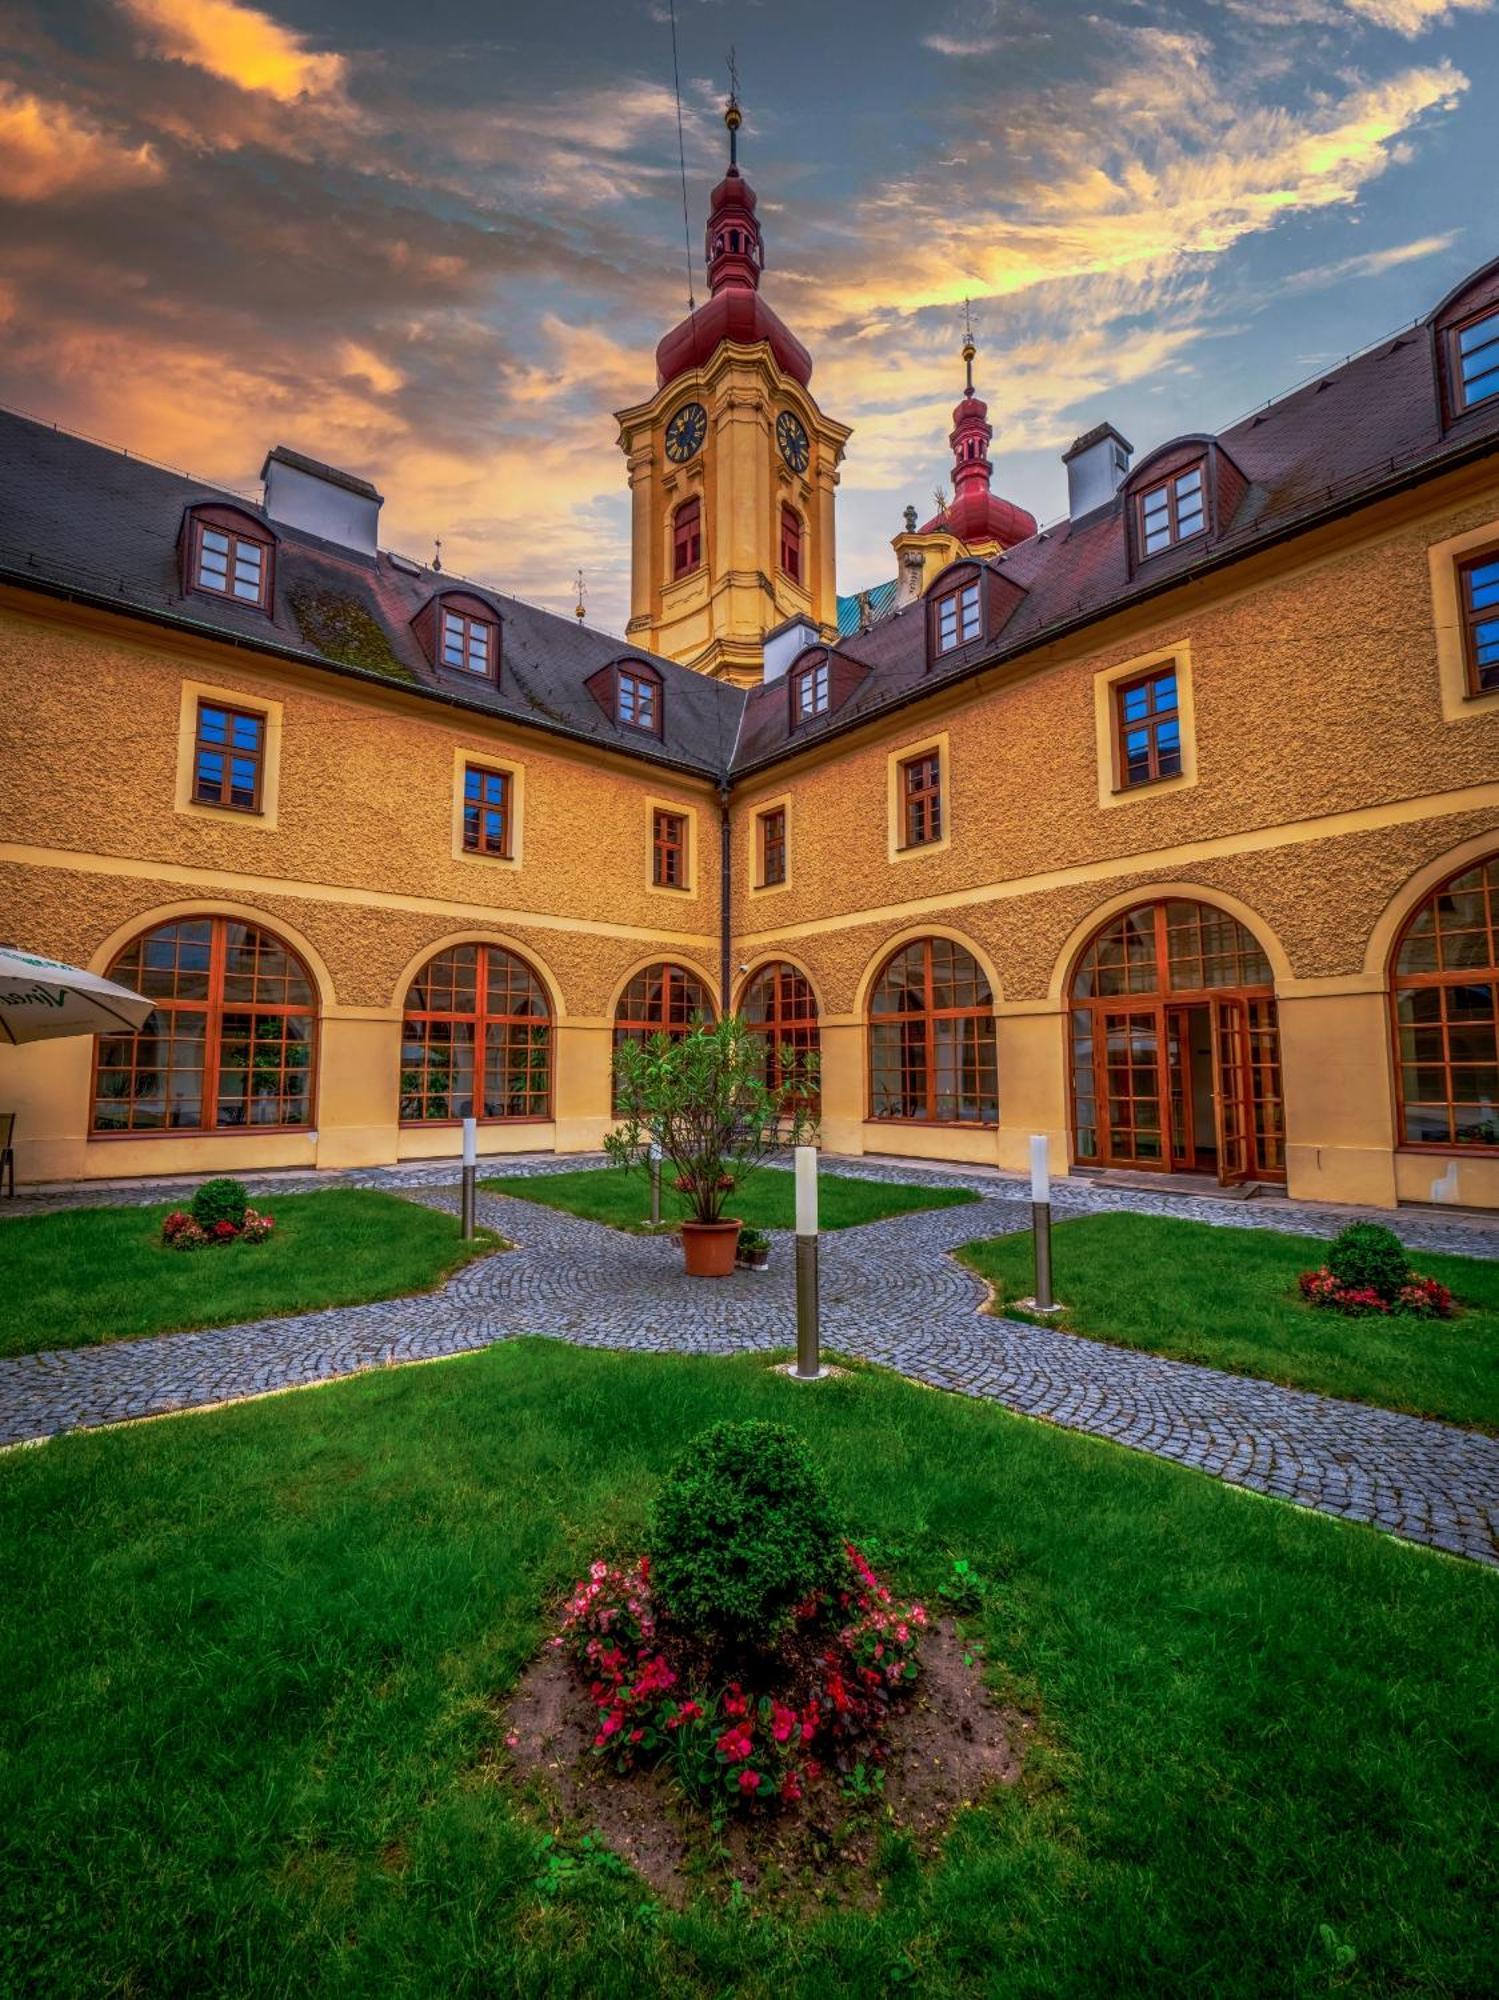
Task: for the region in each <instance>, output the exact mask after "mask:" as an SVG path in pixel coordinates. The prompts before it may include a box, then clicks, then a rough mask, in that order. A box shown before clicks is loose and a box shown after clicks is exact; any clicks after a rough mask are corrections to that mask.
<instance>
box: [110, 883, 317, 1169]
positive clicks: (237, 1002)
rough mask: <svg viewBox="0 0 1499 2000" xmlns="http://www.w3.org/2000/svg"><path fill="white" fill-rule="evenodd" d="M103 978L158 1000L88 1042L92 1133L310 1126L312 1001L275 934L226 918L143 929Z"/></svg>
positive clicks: (305, 980)
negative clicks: (137, 1018)
mask: <svg viewBox="0 0 1499 2000" xmlns="http://www.w3.org/2000/svg"><path fill="white" fill-rule="evenodd" d="M108 976H109V978H111V979H114V980H117V981H118V982H119V984H120V985H122V986H131V987H134V989H135V990H136V992H138V993H144V994H147V995H148V996H149V997H150V999H151V1000H152V1001H153V1002H154V1003H155V1004H154V1006H153V1008H152V1011H151V1013H150V1015H149V1016H148V1017H147V1020H146V1024H145V1026H144V1027H143V1028H142V1029H141V1030H140V1032H139V1033H138V1034H134V1035H100V1036H99V1037H98V1038H97V1040H96V1042H95V1058H94V1108H93V1129H94V1131H95V1132H237V1131H246V1130H253V1131H267V1130H293V1129H297V1128H301V1127H306V1126H308V1125H310V1124H311V1123H312V1078H313V1067H314V1062H313V1058H314V1050H315V1046H316V1037H317V996H316V993H315V990H314V988H313V984H312V980H311V978H310V977H309V975H308V972H307V968H306V967H305V966H304V965H303V964H302V962H301V960H300V959H299V958H298V957H296V955H295V954H294V953H293V952H292V951H291V950H290V949H289V948H288V947H287V946H286V945H284V944H282V943H281V941H280V939H279V938H276V937H273V936H272V934H271V933H270V932H269V931H263V930H258V929H257V928H256V927H255V926H254V925H253V924H243V923H240V922H239V921H238V920H237V919H236V918H233V917H179V918H177V919H176V920H175V921H173V922H172V923H168V924H158V925H157V926H156V928H155V929H154V930H149V931H145V932H143V933H142V935H141V936H140V937H138V938H136V939H135V940H134V941H133V942H132V943H130V944H128V945H126V947H125V949H124V950H123V951H122V952H121V953H120V954H119V956H118V957H117V958H116V959H115V961H114V963H113V964H112V965H111V966H110V968H109V973H108Z"/></svg>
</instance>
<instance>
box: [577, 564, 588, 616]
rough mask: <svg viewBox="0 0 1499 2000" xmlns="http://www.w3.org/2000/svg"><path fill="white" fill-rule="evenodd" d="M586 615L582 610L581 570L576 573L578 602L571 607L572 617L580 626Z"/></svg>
mask: <svg viewBox="0 0 1499 2000" xmlns="http://www.w3.org/2000/svg"><path fill="white" fill-rule="evenodd" d="M587 615H588V614H587V612H586V611H585V610H584V609H583V572H582V570H579V571H578V601H577V603H576V604H575V605H574V606H573V616H574V618H576V619H577V621H578V623H579V624H580V625H581V624H582V622H583V620H584V619H585V618H586V617H587Z"/></svg>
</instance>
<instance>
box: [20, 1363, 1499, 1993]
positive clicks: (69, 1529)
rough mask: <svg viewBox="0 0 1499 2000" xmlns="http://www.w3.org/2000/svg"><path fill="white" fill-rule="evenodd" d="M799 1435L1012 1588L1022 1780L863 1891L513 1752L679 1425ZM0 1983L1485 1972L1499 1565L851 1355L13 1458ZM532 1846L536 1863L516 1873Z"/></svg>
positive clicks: (115, 1440) (106, 1985) (230, 1419)
mask: <svg viewBox="0 0 1499 2000" xmlns="http://www.w3.org/2000/svg"><path fill="white" fill-rule="evenodd" d="M729 1414H734V1415H753V1416H771V1417H776V1418H779V1419H782V1420H785V1421H788V1422H791V1423H793V1424H795V1425H796V1426H797V1427H798V1428H799V1429H801V1430H802V1431H803V1432H804V1433H805V1435H806V1436H807V1438H808V1441H809V1443H810V1445H811V1447H812V1449H813V1451H814V1453H815V1454H816V1457H817V1458H818V1460H819V1461H820V1463H821V1464H822V1465H823V1467H824V1468H825V1469H826V1471H827V1473H828V1475H829V1477H830V1479H831V1481H832V1483H833V1486H834V1489H835V1492H836V1495H837V1498H838V1501H839V1503H840V1505H841V1507H842V1509H843V1511H844V1514H845V1517H846V1518H847V1520H848V1521H849V1523H850V1525H851V1526H852V1527H853V1528H854V1529H855V1530H856V1531H857V1532H859V1533H861V1534H863V1535H864V1536H866V1537H873V1538H874V1539H875V1541H876V1543H877V1545H878V1555H879V1559H880V1560H881V1561H882V1562H883V1563H884V1564H885V1565H886V1566H887V1567H889V1568H890V1569H891V1570H892V1572H893V1573H894V1574H895V1575H896V1577H897V1578H898V1579H899V1580H900V1581H901V1583H902V1584H903V1585H904V1586H905V1587H907V1588H911V1589H915V1590H919V1591H922V1592H925V1593H930V1592H932V1591H933V1590H934V1589H935V1586H936V1584H937V1583H938V1581H939V1580H940V1579H941V1578H942V1576H943V1575H944V1574H946V1573H947V1572H948V1570H949V1568H950V1563H951V1559H952V1556H953V1554H954V1553H959V1554H961V1555H962V1556H963V1557H965V1558H967V1559H968V1560H970V1561H971V1562H973V1563H974V1564H975V1565H976V1566H977V1567H978V1568H979V1570H980V1571H981V1573H982V1574H983V1575H984V1576H985V1577H987V1578H989V1579H991V1580H992V1581H993V1582H994V1583H995V1584H996V1586H997V1588H996V1589H995V1591H994V1592H993V1594H992V1595H991V1596H990V1598H989V1599H988V1600H987V1602H986V1608H985V1611H984V1613H983V1614H982V1620H983V1631H984V1638H985V1642H986V1657H987V1660H988V1663H989V1667H988V1671H989V1672H990V1674H991V1677H992V1679H993V1680H994V1682H995V1683H996V1684H997V1685H998V1686H999V1687H1000V1688H1001V1689H1003V1690H1005V1691H1006V1692H1007V1693H1008V1694H1010V1695H1011V1696H1012V1697H1014V1696H1018V1697H1019V1698H1020V1699H1022V1700H1023V1701H1024V1702H1026V1703H1027V1704H1029V1705H1030V1706H1031V1707H1032V1709H1033V1710H1034V1712H1035V1713H1036V1715H1037V1717H1038V1718H1039V1727H1038V1730H1037V1738H1038V1739H1039V1740H1038V1741H1033V1743H1032V1747H1031V1749H1030V1752H1029V1762H1028V1772H1027V1777H1026V1779H1025V1781H1024V1782H1023V1784H1022V1785H1021V1786H1020V1787H1019V1788H1018V1789H1016V1790H1013V1791H1009V1792H1006V1793H1005V1794H1004V1795H1002V1796H998V1797H995V1798H993V1799H991V1800H989V1801H987V1802H985V1803H983V1804H981V1805H980V1806H978V1807H977V1808H975V1809H974V1810H972V1811H969V1812H967V1813H965V1814H964V1815H963V1817H962V1818H961V1820H960V1822H959V1824H958V1826H957V1828H956V1830H955V1832H954V1834H953V1836H952V1838H951V1841H950V1843H949V1845H948V1848H947V1850H946V1854H945V1857H944V1858H943V1860H942V1861H941V1862H940V1863H939V1864H938V1865H937V1866H936V1867H935V1868H933V1869H932V1870H931V1871H924V1870H922V1869H921V1868H919V1867H918V1866H917V1865H916V1864H915V1862H914V1860H913V1858H912V1856H911V1854H910V1853H909V1851H908V1850H907V1849H906V1848H905V1846H904V1845H903V1843H902V1842H901V1841H900V1840H898V1839H892V1840H890V1841H889V1842H888V1843H887V1845H886V1848H885V1851H884V1856H883V1864H884V1883H883V1893H882V1895H881V1896H880V1898H879V1900H878V1903H877V1904H876V1905H875V1906H874V1907H873V1908H871V1909H868V1910H865V1909H858V1910H850V1911H836V1910H827V1911H826V1912H817V1911H814V1912H813V1913H812V1914H811V1915H809V1916H807V1917H806V1918H804V1919H803V1920H802V1921H799V1922H791V1921H786V1920H784V1919H782V1918H780V1917H777V1916H776V1915H774V1914H765V1913H757V1912H756V1911H755V1910H753V1909H752V1908H749V1907H746V1906H745V1904H744V1903H743V1901H742V1899H739V1900H736V1899H734V1898H723V1899H718V1900H709V1899H704V1900H702V1901H700V1902H698V1903H696V1904H695V1905H694V1906H693V1907H691V1908H690V1909H688V1910H687V1911H686V1912H683V1913H676V1912H674V1911H672V1910H670V1909H666V1908H663V1907H660V1906H658V1905H657V1904H656V1903H655V1902H654V1901H653V1900H652V1899H651V1897H650V1896H649V1894H648V1892H647V1891H646V1890H645V1889H644V1887H643V1885H641V1884H640V1883H639V1882H638V1881H637V1880H635V1879H633V1878H629V1877H623V1878H622V1877H621V1876H620V1875H619V1874H617V1873H615V1872H613V1871H610V1870H609V1869H608V1868H607V1867H606V1866H604V1865H601V1864H598V1863H597V1862H596V1861H595V1859H594V1858H593V1856H592V1852H591V1850H585V1849H584V1848H583V1847H582V1846H581V1841H582V1837H583V1835H584V1834H585V1833H586V1832H587V1828H586V1827H583V1826H575V1827H571V1828H565V1829H562V1830H561V1839H562V1844H563V1846H564V1847H565V1848H566V1850H567V1851H568V1852H570V1853H572V1854H574V1855H579V1856H582V1861H581V1863H580V1866H579V1867H578V1868H577V1869H576V1870H575V1871H571V1872H569V1873H568V1874H567V1876H566V1879H565V1880H564V1881H561V1882H560V1884H559V1883H558V1881H557V1879H556V1878H557V1876H558V1873H559V1871H558V1870H557V1868H556V1867H555V1866H553V1865H550V1864H549V1860H548V1856H549V1855H551V1854H555V1852H556V1849H555V1848H551V1849H545V1848H543V1846H542V1842H543V1840H544V1839H545V1838H546V1836H547V1834H548V1832H549V1831H550V1828H549V1826H548V1823H547V1821H546V1819H545V1818H544V1817H541V1816H538V1815H536V1814H534V1813H533V1812H531V1811H529V1810H527V1809H526V1808H525V1807H524V1806H523V1805H522V1804H520V1803H518V1802H517V1801H516V1800H514V1799H513V1798H512V1797H511V1796H510V1795H509V1793H508V1792H507V1788H506V1786H505V1784H504V1782H503V1780H502V1778H501V1777H500V1776H499V1775H498V1774H497V1771H496V1768H495V1765H494V1762H493V1756H494V1752H495V1749H496V1747H497V1735H498V1724H497V1721H496V1715H495V1706H494V1704H495V1701H496V1698H497V1697H498V1696H500V1695H502V1694H503V1692H504V1691H505V1690H507V1689H508V1688H509V1687H510V1686H511V1685H512V1684H513V1683H514V1681H515V1679H516V1677H517V1676H518V1674H519V1672H520V1671H521V1669H522V1666H523V1664H524V1662H525V1661H526V1659H527V1658H528V1656H529V1655H530V1654H531V1652H532V1650H533V1649H534V1648H535V1647H536V1646H537V1645H538V1644H539V1643H540V1642H541V1640H542V1638H543V1636H544V1634H545V1631H546V1629H547V1625H546V1619H545V1616H544V1611H543V1607H544V1605H545V1604H546V1602H547V1600H548V1599H549V1597H550V1596H551V1594H552V1593H554V1592H556V1591H558V1590H559V1589H561V1588H562V1587H564V1586H565V1585H566V1584H567V1583H568V1582H569V1581H570V1580H571V1579H572V1578H574V1577H575V1576H577V1575H578V1574H579V1573H580V1570H581V1566H582V1565H583V1564H585V1563H586V1562H587V1560H588V1559H589V1558H591V1557H592V1556H593V1555H594V1554H595V1553H596V1552H598V1551H600V1550H603V1549H612V1550H616V1551H623V1550H626V1549H630V1548H632V1547H634V1546H636V1545H637V1537H638V1535H639V1533H640V1529H641V1524H642V1521H643V1518H644V1513H645V1509H646V1506H647V1504H648V1502H649V1499H650V1497H651V1494H652V1492H653V1491H654V1488H655V1485H656V1482H657V1480H658V1479H659V1477H660V1475H661V1473H662V1471H663V1470H664V1468H665V1467H666V1466H667V1464H668V1463H669V1462H670V1460H671V1459H672V1457H673V1456H674V1455H675V1454H676V1452H677V1451H678V1450H679V1449H680V1448H681V1446H682V1444H683V1443H684V1441H685V1440H686V1439H688V1438H690V1437H691V1436H693V1435H694V1434H695V1433H696V1432H697V1431H698V1430H699V1429H701V1428H702V1427H703V1426H704V1425H706V1424H708V1423H710V1422H712V1421H714V1420H716V1419H718V1418H720V1417H723V1416H726V1415H729ZM0 1590H3V1593H4V1597H3V1601H4V1603H5V1604H6V1606H7V1610H8V1612H9V1616H8V1617H7V1618H6V1619H5V1620H4V1621H3V1628H0V1673H3V1685H4V1686H5V1688H6V1690H7V1698H6V1701H5V1703H4V1705H3V1711H0V1846H3V1850H4V1852H3V1858H0V1991H5V1992H8V1993H18V1994H19V1993H23V1992H24V1993H26V1994H27V1995H28V1996H32V2000H36V1996H62V1995H69V1996H72V1995H77V1996H80V1997H81V1996H85V1995H87V1996H93V1995H97V1994H103V1993H109V1994H130V1995H132V1996H136V2000H142V1996H155V1995H161V1996H170V1995H176V1994H182V1993H213V1994H217V1995H255V1996H267V2000H269V1997H270V1996H275V2000H281V1997H282V1996H286V2000H291V1996H293V1995H297V1996H300V1995H304V1994H306V1995H313V1996H319V2000H321V1996H337V2000H351V1997H352V1996H364V1995H370V1996H380V2000H386V1997H387V1996H418V1995H420V1996H426V1995H431V1994H437V1993H442V1994H453V1995H461V1996H479V1995H502V1994H503V1995H516V1996H530V1995H542V1994H545V1995H547V1996H548V2000H552V1996H578V2000H585V1996H586V2000H616V1996H617V2000H638V1996H639V1995H642V1994H650V1995H652V1996H656V1995H664V1996H668V2000H676V1996H693V1995H702V1996H708V1995H714V1996H717V1995H722V1994H727V1993H734V1994H736V1995H742V1996H745V2000H769V1996H776V2000H789V1996H798V2000H799V1997H800V1996H817V2000H849V1996H863V1995H866V1994H868V1995H879V1994H884V1993H886V1992H891V1991H907V1990H909V1991H912V1992H919V1993H923V1994H941V1995H943V1996H948V1995H952V1996H962V2000H967V1996H973V1997H974V2000H978V1996H984V2000H1043V1996H1051V1995H1066V1996H1068V2000H1090V1997H1091V1996H1098V2000H1104V1996H1109V2000H1117V1996H1122V1995H1136V1994H1139V1995H1147V1994H1148V1995H1150V1996H1163V1995H1165V1996H1170V1995H1183V1996H1186V1995H1192V1996H1194V2000H1195V1996H1212V2000H1264V1996H1266V1995H1274V1996H1276V2000H1310V1997H1311V1996H1321V1995H1328V1994H1337V1993H1348V1994H1360V1995H1391V1996H1393V1995H1396V1994H1399V1995H1401V1996H1405V2000H1409V1996H1413V1995H1427V1996H1432V2000H1435V1996H1438V1995H1456V1994H1472V1995H1476V1994H1478V1993H1480V1992H1488V1991H1492V1976H1493V1959H1492V1930H1491V1927H1490V1926H1491V1918H1492V1913H1493V1909H1494V1907H1495V1902H1494V1899H1495V1895H1496V1890H1499V1884H1496V1881H1495V1868H1496V1855H1499V1838H1496V1836H1499V1826H1496V1824H1495V1820H1496V1810H1499V1808H1496V1801H1499V1768H1496V1756H1495V1732H1494V1708H1495V1700H1494V1697H1495V1687H1496V1673H1495V1663H1496V1657H1499V1577H1496V1576H1495V1575H1492V1574H1490V1573H1488V1572H1487V1571H1484V1570H1481V1569H1478V1568H1476V1567H1473V1566H1469V1565H1464V1564H1461V1563H1458V1562H1455V1561H1451V1560H1448V1559H1445V1558H1442V1557H1440V1556H1437V1555H1434V1554H1432V1553H1431V1552H1429V1551H1425V1550H1418V1549H1412V1548H1409V1547H1405V1546H1401V1545H1399V1544H1396V1543H1393V1542H1390V1541H1388V1540H1386V1539H1384V1538H1382V1537H1380V1536H1378V1535H1376V1534H1374V1533H1372V1532H1371V1531H1369V1530H1367V1529H1361V1528H1357V1527H1352V1526H1349V1525H1346V1524H1343V1523H1340V1522H1336V1521H1332V1520H1328V1519H1326V1518H1323V1517H1319V1516H1316V1515H1311V1514H1308V1513H1305V1512H1303V1511H1301V1510H1299V1509H1294V1508H1291V1507H1286V1506H1281V1505H1279V1504H1277V1503H1275V1502H1271V1501H1266V1500H1262V1499H1258V1498H1256V1497H1253V1496H1250V1495H1247V1494H1243V1493H1240V1492H1236V1491H1234V1490H1233V1489H1231V1488H1228V1487H1224V1486H1221V1485H1218V1484H1216V1483H1214V1482H1212V1481H1210V1480H1208V1479H1205V1478H1202V1477H1200V1476H1198V1475H1196V1474H1193V1473H1190V1472H1187V1471H1184V1470H1182V1469H1180V1468H1178V1467H1175V1466H1171V1465H1168V1464H1165V1463H1163V1462H1161V1461H1160V1460H1157V1459H1152V1458H1148V1457H1145V1456H1143V1455H1135V1454H1132V1453H1129V1452H1125V1451H1123V1450H1120V1449H1117V1448H1115V1447H1112V1446H1109V1445H1106V1444H1103V1443H1100V1442H1097V1441H1095V1440H1091V1439H1087V1438H1081V1437H1075V1436H1072V1435H1070V1434H1068V1433H1066V1432H1062V1431H1058V1430H1055V1429H1052V1428H1050V1427H1048V1426H1045V1425H1041V1424H1035V1423H1028V1422H1026V1421H1024V1420H1022V1419H1019V1418H1015V1417H1011V1416H1009V1415H1007V1414H1006V1413H1005V1412H1003V1411H1001V1410H999V1409H997V1408H995V1407H994V1406H992V1405H985V1404H983V1403H980V1402H971V1401H967V1400H964V1399H960V1398H955V1397H946V1396H940V1395H935V1394H933V1393H932V1392H930V1391H928V1390H923V1389H920V1388H917V1387H914V1386H912V1385H909V1384H906V1383H904V1382H902V1381H900V1380H899V1379H897V1378H894V1377H890V1376H886V1375H882V1374H879V1373H877V1372H875V1371H871V1370H868V1369H864V1368H857V1367H856V1368H854V1369H853V1370H852V1371H851V1372H850V1373H849V1374H847V1375H846V1376H844V1377H843V1378H841V1379H839V1380H835V1381H830V1382H827V1383H825V1384H824V1385H822V1387H820V1388H818V1389H817V1390H815V1391H809V1390H806V1389H802V1388H797V1387H796V1386H795V1385H793V1384H791V1383H788V1382H786V1381H785V1380H784V1379H782V1378H781V1377H779V1376H776V1375H775V1374H773V1373H772V1372H771V1370H770V1369H769V1367H768V1366H767V1365H766V1363H765V1362H764V1360H763V1359H761V1358H741V1359H736V1360H733V1361H710V1360H697V1359H686V1358H675V1357H642V1356H629V1355H621V1354H608V1353H599V1352H588V1351H583V1350H576V1349H570V1348H566V1347H563V1346H561V1345H554V1344H552V1343H549V1342H542V1341H534V1340H522V1341H517V1342H511V1343H506V1344H504V1345H502V1346H499V1347H496V1348H493V1349H490V1350H487V1351H485V1352H484V1353H482V1354H477V1355H474V1356H470V1357H466V1358H464V1359H460V1360H455V1361H451V1362H447V1363H444V1364H442V1365H441V1366H439V1367H428V1368H413V1369H405V1370H397V1371H390V1372H387V1373H381V1374H377V1375H371V1376H366V1377H363V1378H361V1379H359V1380H357V1381H351V1382H348V1383H343V1384H338V1385H335V1386H332V1387H329V1388H325V1389H318V1390H312V1391H309V1392H306V1393H303V1394H297V1395H291V1396H286V1397H282V1398H276V1399H273V1400H272V1401H269V1402H261V1403H256V1404H248V1405H244V1406H242V1407H240V1408H237V1409H231V1410H223V1411H217V1412H212V1413H209V1414H205V1415H202V1416H196V1417H184V1418H173V1419H171V1420H169V1421H166V1422H162V1423H154V1424H149V1425H141V1426H138V1427H135V1428H132V1429H128V1430H124V1431H118V1432H113V1433H109V1434H98V1435H94V1436H78V1437H72V1438H66V1439H63V1440H61V1441H59V1442H56V1443H53V1444H50V1445H47V1446H45V1447H43V1448H41V1449H39V1450H33V1451H27V1452H18V1453H14V1454H11V1455H10V1456H9V1457H8V1458H6V1459H4V1460H0ZM547 1883H550V1885H551V1886H552V1887H553V1888H554V1889H555V1890H556V1893H555V1894H553V1895H549V1894H546V1893H544V1890H543V1888H542V1886H540V1885H543V1884H547Z"/></svg>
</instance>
